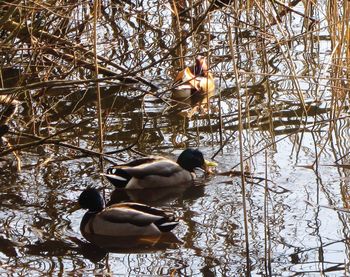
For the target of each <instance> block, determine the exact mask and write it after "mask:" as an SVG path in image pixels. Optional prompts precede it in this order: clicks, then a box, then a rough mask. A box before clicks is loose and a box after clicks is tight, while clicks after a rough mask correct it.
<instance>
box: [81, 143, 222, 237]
mask: <svg viewBox="0 0 350 277" xmlns="http://www.w3.org/2000/svg"><path fill="white" fill-rule="evenodd" d="M213 166H216V163H214V162H209V161H206V160H205V159H204V157H203V154H202V153H201V152H200V151H199V150H197V149H191V148H188V149H186V150H184V151H183V152H182V153H181V154H180V156H179V157H178V159H177V162H174V161H172V160H170V159H167V158H165V157H161V156H150V157H144V158H140V159H136V160H133V161H131V162H129V163H126V164H123V165H117V166H113V167H111V168H109V169H108V170H107V173H106V174H103V175H105V177H106V178H107V179H108V180H109V181H110V182H111V183H112V184H113V185H114V186H115V187H116V188H124V189H137V190H142V189H155V188H160V187H162V188H164V187H174V186H189V185H191V184H192V182H193V180H194V179H195V178H196V174H195V169H200V170H203V171H205V172H207V173H211V171H210V168H211V167H213ZM78 203H79V205H80V207H81V208H83V209H87V210H88V211H87V212H86V213H85V215H84V216H83V218H82V221H81V224H80V231H81V233H82V234H83V235H84V237H91V235H96V236H109V237H147V236H159V235H161V234H162V233H166V232H169V231H171V230H172V229H173V228H174V227H175V226H176V225H177V224H178V222H177V220H176V219H175V217H174V216H173V215H172V214H170V213H168V212H165V211H163V210H161V209H157V208H154V207H150V206H148V205H144V204H140V203H132V202H126V203H119V204H113V205H110V206H108V207H106V205H105V201H104V199H103V197H102V196H101V194H100V193H99V191H98V190H97V189H95V188H87V189H85V190H84V191H83V192H82V193H81V195H80V196H79V199H78Z"/></svg>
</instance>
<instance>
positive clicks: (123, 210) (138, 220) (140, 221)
mask: <svg viewBox="0 0 350 277" xmlns="http://www.w3.org/2000/svg"><path fill="white" fill-rule="evenodd" d="M98 215H99V217H100V218H101V219H103V220H105V221H108V222H111V223H130V224H132V225H136V226H147V225H150V224H152V223H154V222H156V221H158V220H162V219H163V216H161V215H155V214H150V213H146V212H143V211H140V210H137V209H134V208H133V207H132V206H130V205H128V204H124V203H123V204H116V205H112V206H109V207H107V208H106V209H104V210H103V211H102V212H100V213H99V214H98Z"/></svg>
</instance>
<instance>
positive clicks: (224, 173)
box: [0, 1, 350, 276]
mask: <svg viewBox="0 0 350 277" xmlns="http://www.w3.org/2000/svg"><path fill="white" fill-rule="evenodd" d="M117 2H118V1H115V2H113V1H112V3H109V2H103V5H104V8H105V9H103V13H102V14H103V16H102V17H101V19H100V26H99V28H100V29H99V45H98V49H99V51H100V52H99V54H100V55H102V56H105V55H107V54H110V55H111V60H112V61H113V62H116V63H118V64H120V65H122V66H123V67H125V68H126V69H127V70H134V71H137V70H141V69H142V68H146V67H148V66H149V68H148V69H147V70H142V71H141V73H140V74H139V75H138V76H139V77H141V76H142V77H143V78H145V80H150V81H151V82H152V84H154V85H157V87H158V89H153V91H152V88H151V87H150V86H149V85H147V84H146V83H142V82H141V83H132V84H129V85H127V86H126V85H121V83H120V82H118V81H115V80H112V81H108V82H103V83H101V93H102V107H103V122H104V151H105V152H109V151H115V150H120V152H118V153H115V154H110V155H109V156H108V157H107V159H106V160H105V164H104V165H105V166H106V167H108V166H109V165H111V164H112V162H114V163H117V162H119V161H127V160H129V159H131V158H133V157H138V154H137V153H136V152H133V151H130V150H125V151H123V149H125V148H128V147H129V146H131V145H133V147H132V149H133V150H136V151H138V152H141V153H144V154H161V155H167V156H170V157H171V158H174V159H175V158H176V157H177V155H178V154H179V153H181V150H182V149H183V148H185V147H188V146H191V147H198V148H200V149H201V150H202V152H203V153H204V154H205V156H206V157H207V158H209V159H210V158H213V160H215V161H217V162H218V164H219V166H218V168H217V172H216V174H214V175H213V176H209V177H201V178H199V180H198V182H197V183H196V186H195V187H192V188H189V189H188V190H185V191H181V190H179V191H171V192H169V191H164V190H157V191H155V192H153V191H152V192H144V193H141V194H137V193H131V192H129V193H127V192H125V191H115V192H113V187H112V185H110V184H109V183H108V182H107V181H106V180H105V179H104V178H103V177H102V176H100V172H101V167H100V164H99V160H98V158H97V157H96V156H94V155H91V153H86V152H82V151H79V150H74V149H72V147H71V146H72V145H74V146H77V147H79V148H82V149H88V150H94V151H97V149H98V121H97V117H96V103H95V101H96V95H95V90H94V87H93V85H86V84H84V85H79V86H75V87H73V86H66V87H60V88H49V89H46V90H40V89H37V90H27V91H26V92H25V93H22V94H19V96H18V99H19V100H20V101H21V105H20V107H19V111H18V112H17V113H16V114H15V116H14V118H13V120H11V122H10V123H9V126H10V131H11V132H10V133H8V134H6V135H5V136H4V137H5V138H6V139H7V140H8V142H9V143H10V144H11V145H18V144H24V143H31V142H34V141H35V139H37V138H39V137H47V136H49V135H52V134H55V133H57V132H59V131H62V133H61V134H59V135H58V136H55V137H53V138H52V141H51V143H48V142H46V143H45V144H41V145H39V146H36V145H33V146H32V147H28V148H24V149H22V150H21V151H18V152H16V156H15V155H14V154H13V153H9V154H6V155H2V157H1V160H0V165H1V172H0V174H1V178H0V221H1V224H0V230H1V232H0V265H1V267H0V272H1V275H4V276H6V275H11V276H12V275H30V276H31V275H44V276H47V275H54V276H56V275H69V274H72V275H73V274H75V275H93V274H95V275H96V274H105V275H107V274H110V275H117V274H120V275H137V276H144V275H153V276H158V275H165V276H169V275H175V276H178V275H179V276H239V275H244V274H245V273H246V272H247V252H246V251H247V249H246V246H247V244H246V237H245V232H246V231H248V244H249V258H250V263H251V268H250V270H251V273H252V275H268V274H269V272H271V274H272V275H282V276H291V275H308V276H309V275H310V276H319V275H320V274H322V273H323V274H325V275H328V274H329V275H330V276H333V275H346V273H347V272H349V270H350V268H349V249H348V239H349V237H348V234H349V224H348V222H349V213H348V211H347V209H348V206H349V199H350V196H349V176H348V175H349V172H348V171H349V167H348V162H349V161H348V157H347V156H348V155H346V154H347V153H348V152H349V146H350V145H349V120H348V118H347V115H348V108H347V107H348V104H347V99H345V100H344V101H343V102H342V105H341V109H340V111H341V112H340V115H339V117H340V119H337V120H334V121H332V120H330V119H331V118H332V117H331V116H332V111H334V98H332V95H333V96H334V94H333V93H334V87H333V86H332V83H331V81H330V75H329V72H330V69H329V68H332V67H330V66H329V65H327V63H328V62H329V61H330V59H331V57H330V55H331V52H332V46H331V43H330V40H329V37H328V35H329V33H328V29H327V28H325V27H326V26H328V25H327V24H328V22H327V21H326V20H325V19H324V17H323V16H324V13H325V10H324V8H322V7H321V6H320V7H319V6H317V7H316V8H314V10H313V13H314V14H313V17H315V18H317V19H319V20H321V23H319V25H317V27H318V28H316V29H312V30H313V32H312V35H310V34H305V33H304V32H305V26H304V25H305V24H306V20H305V19H304V18H303V17H301V16H300V15H298V14H295V13H292V15H290V14H289V15H287V16H286V18H285V20H286V22H288V24H287V25H286V26H285V25H283V26H282V28H283V30H284V31H288V38H289V39H290V41H289V44H281V46H278V43H277V41H280V40H282V39H283V38H284V36H283V35H282V31H281V30H280V28H281V27H277V26H276V25H272V26H270V27H269V29H268V30H269V34H270V36H268V38H269V40H267V39H266V37H265V39H266V40H265V39H263V38H262V30H261V29H259V28H255V27H254V26H257V25H258V24H259V21H258V18H261V17H259V16H256V18H255V19H254V18H251V14H249V13H245V12H242V13H241V14H239V15H237V14H236V15H235V16H239V18H240V19H241V20H244V21H245V22H250V23H251V24H252V26H246V25H244V24H243V25H240V26H239V28H237V29H235V28H234V26H235V25H234V23H235V24H237V21H236V19H235V17H232V15H234V12H233V11H232V10H231V9H230V8H218V7H216V8H215V9H212V10H211V13H210V16H209V15H207V17H206V18H205V20H204V21H203V22H202V23H201V24H199V28H198V29H197V31H196V32H195V33H194V34H193V36H191V37H190V38H188V39H187V40H186V44H184V45H183V49H182V51H183V55H187V56H188V58H186V59H185V63H186V64H190V63H191V61H193V57H192V56H195V55H196V54H198V53H200V54H205V55H206V54H207V51H208V50H210V51H209V57H210V68H211V71H212V72H213V74H214V75H215V79H216V84H217V95H216V97H214V98H213V99H212V103H211V111H210V113H209V114H200V113H195V114H194V115H193V117H192V118H186V117H183V116H181V115H179V114H178V113H177V111H174V110H173V109H171V108H170V107H169V105H168V103H169V101H170V90H169V88H170V87H171V85H172V82H173V78H174V77H175V75H176V72H177V71H178V70H179V68H180V63H179V60H177V59H176V58H177V57H179V56H180V53H179V47H175V48H174V49H175V50H176V51H175V50H174V51H173V50H172V48H171V47H173V46H174V45H175V44H176V42H177V41H178V39H179V33H178V30H177V27H176V26H177V25H176V20H175V19H174V17H173V16H172V13H171V7H172V6H171V5H172V1H170V2H163V1H155V2H152V1H141V2H142V3H141V2H140V1H136V2H135V3H134V2H133V1H130V2H128V1H125V2H124V1H120V2H123V3H119V2H118V3H117ZM204 2H205V3H204ZM203 3H204V4H203V5H199V6H197V8H196V9H191V10H190V12H191V13H193V14H192V15H190V14H186V11H184V14H185V15H184V16H183V19H181V28H182V30H183V33H184V34H183V35H186V30H187V31H188V30H189V29H190V26H191V22H192V24H196V23H198V22H197V21H196V20H199V19H200V16H198V15H200V14H201V13H202V12H203V11H205V8H206V7H209V2H208V3H207V1H203ZM109 4H111V5H109ZM207 4H208V5H207ZM82 7H83V6H80V5H78V6H76V9H75V10H73V11H76V12H77V11H79V12H82V10H83V9H82ZM84 7H85V8H87V7H86V6H84ZM294 9H295V10H297V11H299V12H302V13H304V12H306V11H305V7H304V6H303V5H302V4H301V3H300V4H299V5H297V6H296V7H294ZM252 11H253V10H252ZM254 11H255V12H257V8H256V7H255V9H254ZM46 12H47V11H46ZM253 14H254V13H253ZM322 20H323V21H322ZM102 22H104V23H103V24H102ZM227 22H231V24H232V28H233V38H234V44H235V47H234V51H236V52H235V59H236V62H237V66H238V70H239V77H240V80H239V82H238V83H239V85H240V94H241V97H242V99H241V100H242V119H243V127H244V131H243V134H242V145H243V148H242V149H240V144H239V132H238V125H239V119H238V118H239V114H238V103H239V102H238V97H237V90H236V88H237V80H236V79H235V77H234V74H233V72H234V69H233V67H232V60H231V57H232V56H231V53H230V48H229V44H228V35H227V32H228V25H227V24H228V23H227ZM147 23H148V24H147ZM150 23H151V24H150ZM209 23H210V24H209ZM253 23H254V24H253ZM74 24H77V22H75V21H74ZM310 28H311V27H310ZM272 34H274V35H275V36H272ZM284 35H286V34H284ZM310 36H311V37H310ZM82 43H83V44H85V45H86V47H89V45H90V46H91V41H90V40H87V39H86V38H85V39H84V37H82ZM264 49H265V50H264ZM264 51H266V52H264ZM168 53H170V54H169V55H168ZM288 55H290V57H289V56H288ZM287 57H288V58H287ZM160 60H161V62H158V63H156V61H160ZM154 62H155V65H154V66H151V65H152V63H154ZM4 64H6V63H4ZM291 64H292V67H291ZM61 66H62V68H65V66H69V64H61ZM109 66H110V67H111V68H112V69H113V70H115V71H117V70H116V69H115V67H113V66H112V65H109ZM291 68H292V69H293V70H292V69H291ZM45 70H47V69H45ZM86 71H87V72H86ZM86 71H85V72H84V71H83V70H82V69H81V72H79V71H78V70H76V71H74V73H72V74H71V75H69V78H68V79H73V80H74V79H77V78H82V76H84V77H85V76H86V77H89V76H88V74H89V72H88V70H86ZM293 73H294V75H297V76H298V78H293V77H292V76H291V75H293ZM50 74H53V73H52V72H51V73H50ZM39 75H40V74H38V76H36V78H39V77H40V76H39ZM6 76H8V78H10V76H12V75H10V73H9V72H8V74H7V75H6ZM15 76H16V74H15ZM31 77H33V76H31ZM320 77H321V78H320ZM15 79H16V78H15ZM28 79H29V80H30V78H29V77H28ZM34 79H35V78H34ZM17 81H18V80H17ZM8 82H9V83H7V86H14V84H13V83H11V82H10V81H8ZM22 85H23V84H22ZM5 86H6V84H5ZM298 90H299V92H300V93H301V94H300V93H298ZM29 94H30V95H31V97H29ZM301 96H302V98H303V100H304V102H305V103H304V105H302V104H301V100H300V99H301ZM332 101H333V102H332ZM305 110H307V114H306V113H305ZM33 136H36V138H35V137H33ZM57 139H59V143H61V144H60V145H59V144H58V142H57V141H56V140H57ZM63 143H66V145H64V144H63ZM2 147H3V148H2V149H3V150H4V151H6V150H8V149H9V145H8V144H6V142H3V145H2ZM221 148H222V151H218V150H219V149H221ZM240 151H242V153H243V158H244V159H245V160H244V166H243V168H244V169H245V170H246V171H247V173H249V175H250V176H249V177H248V178H246V184H245V186H246V201H247V203H246V204H247V213H246V214H244V212H243V200H242V180H241V178H240V170H241V168H240V166H239V163H240ZM214 156H215V157H214ZM342 156H344V158H343V159H340V160H339V162H338V165H337V164H336V161H337V160H338V159H339V158H341V157H342ZM312 165H313V166H312ZM19 168H20V169H19ZM229 172H231V175H230V174H229ZM86 186H95V187H98V188H103V189H104V193H105V197H106V199H107V200H109V199H110V198H111V196H112V199H113V201H118V200H121V199H129V200H132V201H138V202H145V203H148V204H151V205H154V206H157V207H162V208H167V209H171V210H173V211H174V213H175V214H176V215H177V216H178V217H179V219H180V224H179V225H178V227H177V228H176V229H174V231H173V233H174V236H175V237H173V238H164V240H161V241H155V242H154V243H153V244H151V245H146V246H145V245H139V244H136V245H132V244H129V245H128V246H127V247H125V246H123V245H118V246H116V247H112V248H113V249H108V250H105V249H101V248H97V247H96V246H94V245H92V244H89V243H88V242H87V241H86V240H85V239H84V238H83V237H82V235H81V234H80V231H79V224H80V220H81V218H82V216H83V214H84V211H83V210H77V211H76V210H74V209H73V206H74V205H75V204H76V200H77V197H78V196H79V194H80V193H81V191H82V190H83V189H84V188H85V187H86ZM265 186H267V188H268V189H267V192H266V191H265ZM334 207H336V208H337V209H333V208H334ZM264 211H266V212H264ZM244 218H247V220H248V221H247V222H248V226H247V227H248V230H245V227H244ZM269 256H270V258H269ZM269 267H270V269H269Z"/></svg>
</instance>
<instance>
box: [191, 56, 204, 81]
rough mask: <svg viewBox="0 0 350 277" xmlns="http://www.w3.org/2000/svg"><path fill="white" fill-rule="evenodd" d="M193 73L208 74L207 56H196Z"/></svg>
mask: <svg viewBox="0 0 350 277" xmlns="http://www.w3.org/2000/svg"><path fill="white" fill-rule="evenodd" d="M193 74H194V75H195V76H199V77H206V76H208V64H207V58H206V57H203V56H198V57H197V58H196V63H195V65H194V69H193Z"/></svg>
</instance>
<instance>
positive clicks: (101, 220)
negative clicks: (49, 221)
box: [78, 188, 178, 237]
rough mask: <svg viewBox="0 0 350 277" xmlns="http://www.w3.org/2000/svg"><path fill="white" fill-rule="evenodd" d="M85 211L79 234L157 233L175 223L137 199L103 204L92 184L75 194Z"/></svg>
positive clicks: (159, 233)
mask: <svg viewBox="0 0 350 277" xmlns="http://www.w3.org/2000/svg"><path fill="white" fill-rule="evenodd" d="M78 203H79V205H80V207H81V208H83V209H88V211H87V212H86V213H85V215H84V217H83V219H82V221H81V224H80V230H81V232H82V234H83V235H85V234H87V235H99V236H111V237H135V236H136V237H142V236H159V235H161V234H162V233H165V232H169V231H171V230H172V229H173V228H175V226H176V225H177V224H178V222H176V221H175V219H174V217H173V216H172V215H169V214H168V213H166V212H165V211H163V210H160V209H156V208H153V207H150V206H147V205H143V204H138V203H131V202H129V203H120V204H114V205H111V206H109V207H105V202H104V200H103V198H102V196H101V194H100V193H99V191H98V190H97V189H95V188H87V189H85V190H84V191H83V192H82V193H81V195H80V196H79V199H78Z"/></svg>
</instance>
